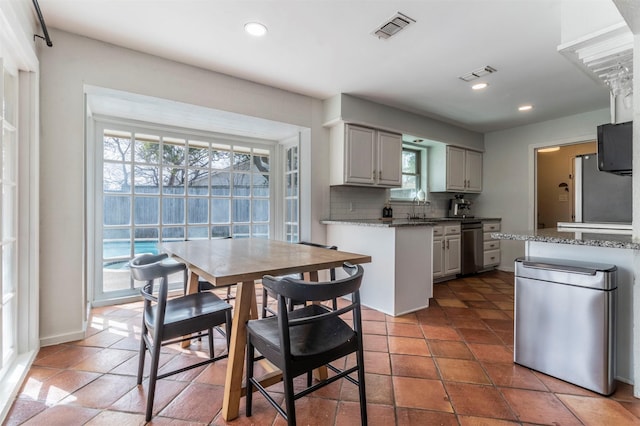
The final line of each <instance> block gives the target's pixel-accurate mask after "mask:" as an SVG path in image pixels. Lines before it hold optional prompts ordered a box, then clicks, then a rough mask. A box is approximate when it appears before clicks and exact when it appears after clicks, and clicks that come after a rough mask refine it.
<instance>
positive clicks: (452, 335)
mask: <svg viewBox="0 0 640 426" xmlns="http://www.w3.org/2000/svg"><path fill="white" fill-rule="evenodd" d="M422 333H423V334H424V337H426V338H427V339H435V340H462V337H461V336H460V334H458V332H457V331H456V329H455V328H453V327H446V326H436V325H428V324H423V325H422Z"/></svg>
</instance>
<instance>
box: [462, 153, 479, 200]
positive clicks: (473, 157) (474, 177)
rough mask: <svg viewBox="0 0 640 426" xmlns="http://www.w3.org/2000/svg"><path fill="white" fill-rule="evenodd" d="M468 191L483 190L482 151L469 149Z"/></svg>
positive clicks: (467, 161) (466, 171)
mask: <svg viewBox="0 0 640 426" xmlns="http://www.w3.org/2000/svg"><path fill="white" fill-rule="evenodd" d="M465 176H466V183H467V191H477V192H480V191H482V153H481V152H476V151H467V152H466V159H465Z"/></svg>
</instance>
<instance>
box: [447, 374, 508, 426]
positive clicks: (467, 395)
mask: <svg viewBox="0 0 640 426" xmlns="http://www.w3.org/2000/svg"><path fill="white" fill-rule="evenodd" d="M445 387H446V389H447V392H448V394H449V397H450V398H451V404H452V406H453V407H454V409H455V412H456V414H458V415H468V416H475V417H491V418H494V419H502V420H516V417H515V415H514V413H513V411H512V410H511V409H510V408H509V405H508V404H507V403H506V402H505V400H504V399H503V397H502V395H501V394H500V392H499V391H498V390H497V389H496V388H494V387H493V386H481V385H474V384H467V383H451V382H449V383H445Z"/></svg>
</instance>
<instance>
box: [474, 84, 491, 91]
mask: <svg viewBox="0 0 640 426" xmlns="http://www.w3.org/2000/svg"><path fill="white" fill-rule="evenodd" d="M487 86H488V84H487V83H477V84H474V85H473V86H471V88H472V89H473V90H482V89H486V88H487Z"/></svg>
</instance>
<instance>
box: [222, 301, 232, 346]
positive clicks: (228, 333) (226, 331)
mask: <svg viewBox="0 0 640 426" xmlns="http://www.w3.org/2000/svg"><path fill="white" fill-rule="evenodd" d="M231 322H232V317H231V311H227V313H226V314H225V327H224V334H225V337H226V338H227V352H228V351H229V349H231Z"/></svg>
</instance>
